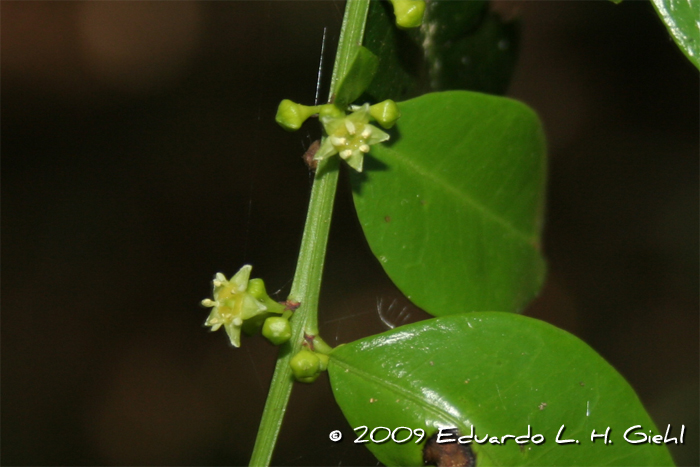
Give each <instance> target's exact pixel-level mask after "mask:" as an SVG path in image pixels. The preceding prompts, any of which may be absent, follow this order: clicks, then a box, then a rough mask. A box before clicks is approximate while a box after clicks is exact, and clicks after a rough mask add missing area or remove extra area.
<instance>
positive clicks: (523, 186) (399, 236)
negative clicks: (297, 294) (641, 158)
mask: <svg viewBox="0 0 700 467" xmlns="http://www.w3.org/2000/svg"><path fill="white" fill-rule="evenodd" d="M399 110H400V111H401V114H402V117H401V118H400V119H399V120H398V122H397V124H396V127H394V128H395V129H394V130H391V131H390V133H391V140H389V142H388V143H389V144H381V145H375V146H372V149H371V152H370V156H368V157H367V158H366V159H365V172H363V173H362V174H352V183H353V192H354V200H355V206H356V209H357V214H358V216H359V218H360V223H361V224H362V228H363V229H364V232H365V236H366V238H367V241H368V242H369V245H370V247H371V249H372V251H373V252H374V254H375V255H376V256H377V258H378V259H379V261H380V263H381V264H382V266H383V267H384V270H385V271H386V272H387V274H388V275H389V277H390V278H391V279H392V281H394V283H395V284H396V285H397V286H398V287H399V288H400V289H401V290H402V291H403V293H404V294H405V295H406V296H407V297H408V298H409V299H411V301H413V302H414V303H415V304H417V305H418V306H420V307H421V308H423V309H424V310H425V311H427V312H428V313H431V314H433V315H446V314H451V313H461V312H464V311H484V310H500V311H520V310H522V309H523V307H524V306H525V305H526V304H527V303H528V302H529V301H530V300H531V299H532V298H533V297H534V296H535V295H536V294H537V293H538V291H539V289H540V286H541V284H542V282H543V280H544V273H545V266H544V261H543V259H542V257H541V255H540V252H539V250H540V246H539V245H540V230H541V225H542V209H543V208H542V206H543V196H544V183H545V147H544V137H543V134H542V129H541V126H540V122H539V120H538V118H537V116H536V115H535V113H534V112H533V111H532V110H530V109H529V108H528V107H527V106H525V105H524V104H522V103H520V102H517V101H514V100H511V99H506V98H503V97H496V96H489V95H486V94H478V93H472V92H467V91H449V92H443V93H434V94H426V95H425V96H422V97H419V98H416V99H412V100H410V101H406V102H401V103H399Z"/></svg>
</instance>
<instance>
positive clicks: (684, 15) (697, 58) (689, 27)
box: [652, 0, 700, 69]
mask: <svg viewBox="0 0 700 467" xmlns="http://www.w3.org/2000/svg"><path fill="white" fill-rule="evenodd" d="M652 3H653V4H654V7H655V8H656V12H657V13H658V14H659V17H660V18H661V20H662V21H663V22H664V24H665V25H666V28H668V32H670V33H671V36H673V40H675V41H676V44H678V47H680V49H681V50H682V51H683V53H684V54H685V56H686V57H688V59H689V60H690V61H691V62H692V63H693V65H695V66H696V67H697V68H698V69H700V2H698V1H696V0H652Z"/></svg>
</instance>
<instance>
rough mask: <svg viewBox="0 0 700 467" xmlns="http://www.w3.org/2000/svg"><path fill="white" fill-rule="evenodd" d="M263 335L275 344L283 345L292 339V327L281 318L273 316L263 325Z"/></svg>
mask: <svg viewBox="0 0 700 467" xmlns="http://www.w3.org/2000/svg"><path fill="white" fill-rule="evenodd" d="M262 335H263V336H265V337H266V338H267V340H269V341H270V342H272V343H273V344H275V345H281V344H284V343H285V342H287V341H288V340H289V338H290V337H292V326H291V325H290V324H289V321H287V320H286V319H284V318H282V317H280V316H271V317H269V318H267V319H266V320H265V324H263V328H262Z"/></svg>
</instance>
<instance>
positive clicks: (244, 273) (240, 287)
mask: <svg viewBox="0 0 700 467" xmlns="http://www.w3.org/2000/svg"><path fill="white" fill-rule="evenodd" d="M252 269H253V266H251V265H250V264H246V265H245V266H243V267H242V268H241V269H239V270H238V272H237V273H236V275H235V276H233V277H232V278H231V280H230V281H229V282H231V283H232V284H233V285H234V287H235V289H236V292H239V293H240V292H245V290H246V289H247V288H248V279H250V271H251V270H252Z"/></svg>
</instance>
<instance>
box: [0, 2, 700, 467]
mask: <svg viewBox="0 0 700 467" xmlns="http://www.w3.org/2000/svg"><path fill="white" fill-rule="evenodd" d="M495 6H496V8H497V9H499V10H501V11H503V12H504V13H505V14H507V15H511V16H512V15H515V16H518V17H520V18H522V32H523V37H522V41H521V55H520V60H519V64H518V67H517V71H516V74H515V76H514V78H513V82H512V85H511V88H510V92H509V95H511V96H513V97H515V98H518V99H521V100H523V101H525V102H526V103H528V104H529V105H531V106H532V107H534V108H535V109H536V110H537V111H538V112H539V114H540V115H541V117H542V119H543V121H544V125H545V128H546V131H547V135H548V139H549V143H548V144H549V148H550V150H549V156H550V160H551V165H550V182H549V189H548V191H549V200H548V207H547V210H548V216H547V224H546V228H545V251H546V255H547V257H548V261H549V269H550V272H549V278H548V282H547V284H546V286H545V288H544V290H543V292H542V294H541V296H540V298H538V299H537V301H536V302H535V303H533V305H532V307H531V309H530V310H529V311H528V314H529V315H530V316H535V317H538V318H540V319H543V320H546V321H548V322H550V323H553V324H555V325H557V326H560V327H562V328H564V329H566V330H568V331H570V332H572V333H574V334H576V335H577V336H579V337H581V338H582V339H584V340H585V341H586V342H588V343H589V344H590V345H591V346H592V347H593V348H595V349H596V350H597V351H598V352H600V353H601V354H602V355H603V356H604V357H605V358H606V359H608V360H609V361H610V362H611V363H612V365H614V366H615V367H616V368H617V369H618V370H619V371H620V372H621V373H622V374H623V375H624V376H625V377H626V378H627V379H628V380H629V381H630V383H631V384H632V386H633V387H634V388H635V389H636V390H637V392H638V394H639V396H640V398H641V399H642V401H643V403H644V404H645V405H646V407H647V408H648V409H649V411H650V412H651V414H652V416H653V418H654V419H655V420H656V423H657V425H659V426H664V427H665V426H666V425H667V424H669V423H671V424H673V425H674V428H680V425H681V424H684V425H686V433H687V436H686V444H685V445H684V446H673V445H672V446H671V448H672V453H673V455H674V456H675V459H676V461H677V462H678V464H679V465H699V463H700V460H699V459H698V457H699V456H698V430H699V429H700V423H699V419H700V416H699V414H698V410H699V408H698V393H699V391H700V388H699V386H698V373H699V367H700V365H699V363H700V362H699V357H698V343H699V338H698V337H699V336H698V333H699V331H698V329H699V328H700V326H699V324H700V323H699V322H698V321H699V320H698V311H699V310H698V283H699V280H698V279H699V278H698V258H699V252H698V238H699V235H698V207H699V206H698V169H699V167H698V149H699V147H700V145H699V141H698V139H699V128H700V122H699V118H698V116H699V113H700V112H699V102H700V96H699V86H698V85H699V84H700V83H699V82H698V81H699V80H698V70H696V69H695V68H694V67H693V66H692V65H691V64H690V63H689V62H688V61H687V60H686V59H685V57H684V56H683V55H682V54H681V53H680V51H679V50H678V49H677V48H676V45H675V44H674V43H673V41H672V40H671V39H670V38H669V36H668V34H667V32H666V30H665V28H664V26H663V25H662V24H661V22H660V21H659V19H658V17H657V16H656V14H655V12H654V10H653V8H652V6H651V4H649V3H647V2H641V1H627V2H623V3H622V4H620V5H614V4H612V3H611V2H590V1H588V2H558V1H548V2H544V1H541V2H532V1H528V2H497V3H496V5H495ZM1 8H2V15H1V16H2V20H1V21H2V28H1V30H2V41H1V42H2V50H1V53H2V182H3V183H2V201H3V212H2V219H3V229H2V234H3V281H2V419H1V421H2V440H1V441H2V463H3V464H4V465H88V464H89V465H247V462H248V459H249V456H250V453H251V451H252V446H253V442H254V439H255V434H256V431H257V427H258V421H259V418H260V415H261V413H262V409H263V405H264V402H265V397H266V393H267V392H266V391H267V387H268V386H269V381H270V378H271V375H272V368H273V365H274V361H275V357H276V349H275V348H274V347H273V346H272V345H270V344H268V343H267V342H266V341H264V340H263V339H259V338H258V339H248V340H244V341H243V346H242V348H241V349H239V350H234V349H232V348H230V347H229V345H228V342H227V339H226V337H225V335H224V334H223V333H221V332H219V333H215V334H210V333H208V332H206V329H204V328H203V326H202V324H203V322H204V320H205V318H206V316H207V313H208V311H207V309H205V308H203V307H201V306H200V305H199V301H200V300H201V299H202V298H205V297H207V296H209V294H210V292H211V291H210V287H211V279H212V277H213V275H214V273H216V272H218V271H221V272H224V273H225V274H226V275H227V276H229V275H231V274H233V273H235V272H236V271H237V270H238V268H239V267H240V266H241V265H242V264H244V263H251V264H253V265H254V270H253V275H254V276H255V277H263V278H264V279H265V282H266V284H267V285H268V289H269V290H270V291H271V292H276V294H273V297H276V298H278V299H280V300H283V299H284V298H285V297H286V294H287V293H288V291H289V287H290V281H291V278H292V276H293V274H294V267H295V260H296V254H297V251H298V248H299V242H300V239H301V232H302V228H303V222H304V218H305V210H306V204H307V202H308V195H309V189H310V181H311V176H310V174H309V171H308V170H307V168H306V166H305V165H304V164H303V163H302V161H301V156H302V154H303V153H304V151H305V149H306V147H307V146H308V145H309V144H310V142H311V141H313V140H314V139H316V138H317V137H319V136H320V131H319V130H318V129H316V128H314V125H308V127H304V129H303V130H302V131H300V132H298V133H294V134H289V133H286V132H284V131H282V130H281V129H280V128H279V127H277V125H276V124H275V123H274V114H275V111H276V107H277V104H278V103H279V101H280V100H281V99H283V98H289V99H292V100H295V101H297V102H304V103H311V102H313V99H314V94H315V90H316V89H315V88H316V75H317V70H318V62H319V56H320V51H321V43H322V39H323V36H324V29H326V31H327V33H326V54H325V69H324V73H325V79H326V80H327V79H328V78H329V76H330V71H331V68H332V63H333V56H334V53H335V45H336V43H337V38H338V37H337V36H338V31H339V28H340V22H341V19H342V14H343V3H342V2H325V1H315V2H310V1H304V2H264V1H258V2H238V1H236V2H2V7H1ZM326 264H327V267H326V273H325V279H324V288H323V295H322V301H321V331H322V333H323V335H324V337H325V338H326V339H327V340H328V341H330V343H332V344H337V343H341V342H348V341H350V340H353V339H357V338H360V337H363V336H366V335H369V334H372V333H376V332H381V331H384V330H386V329H387V327H388V326H394V325H399V324H403V323H406V322H410V321H415V320H419V319H423V318H424V317H425V315H424V314H423V313H422V312H421V311H420V310H416V309H414V308H412V307H411V306H410V303H409V302H408V301H407V300H406V299H405V298H403V297H402V295H401V294H400V292H398V291H397V290H396V289H395V288H394V287H393V286H392V285H391V283H390V282H389V280H388V279H387V278H386V276H385V275H384V274H383V272H382V270H381V267H380V266H379V265H378V263H377V261H376V260H375V259H374V257H373V256H372V255H371V253H370V251H369V249H368V247H367V246H366V244H365V242H364V239H363V238H362V235H361V231H360V228H359V225H358V223H357V221H356V218H355V214H354V212H353V208H352V204H351V198H350V193H349V187H348V183H347V179H346V178H343V180H342V181H341V186H340V191H339V194H338V199H337V204H336V215H335V218H334V220H333V227H332V230H331V239H330V247H329V253H328V258H327V262H326ZM319 414H321V415H319ZM334 429H341V430H342V431H343V432H344V433H345V434H346V440H345V442H342V443H338V444H335V443H331V442H330V441H329V440H328V433H329V432H330V431H331V430H334ZM350 433H351V427H350V426H349V425H348V424H347V422H345V421H344V419H343V418H342V414H341V412H340V410H339V409H338V407H337V406H336V405H335V403H334V402H333V399H332V394H331V392H330V388H329V386H328V382H327V377H326V376H322V377H321V378H320V379H319V381H317V383H316V384H314V385H297V386H296V388H295V391H294V393H293V395H292V400H291V405H290V409H289V412H288V416H287V418H286V420H285V422H284V426H283V428H282V434H281V440H280V443H279V445H278V449H277V451H276V455H275V457H274V463H275V464H276V465H375V464H376V460H375V459H374V458H373V457H372V456H371V455H370V454H369V451H367V450H366V449H365V448H364V447H362V446H360V445H354V444H352V443H350V442H349V441H348V439H347V437H348V436H349V434H350Z"/></svg>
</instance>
